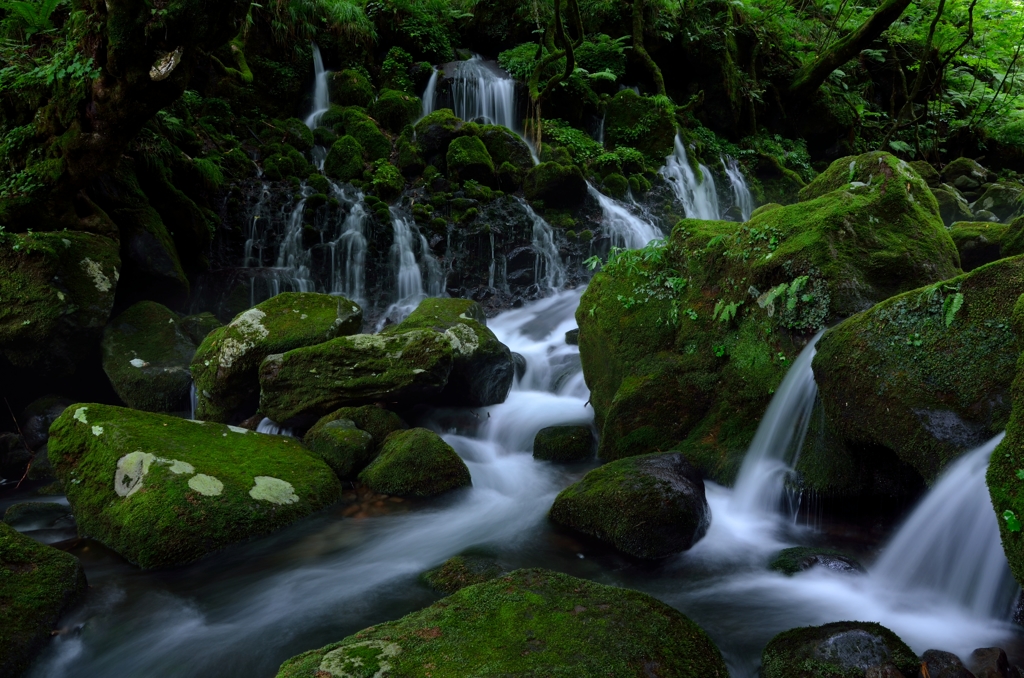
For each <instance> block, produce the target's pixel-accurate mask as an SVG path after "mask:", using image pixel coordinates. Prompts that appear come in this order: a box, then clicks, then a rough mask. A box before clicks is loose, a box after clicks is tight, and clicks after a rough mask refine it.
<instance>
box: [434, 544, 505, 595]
mask: <svg viewBox="0 0 1024 678" xmlns="http://www.w3.org/2000/svg"><path fill="white" fill-rule="evenodd" d="M503 574H505V570H504V569H503V568H502V567H501V565H499V564H498V561H496V560H494V559H493V558H488V557H485V556H476V555H469V554H467V555H463V556H455V557H453V558H449V559H448V560H446V561H444V562H443V563H441V565H440V567H436V568H434V569H433V570H428V571H427V572H424V573H423V575H422V577H423V581H425V582H426V583H427V584H428V585H430V586H431V587H433V588H434V589H437V590H438V591H440V592H441V593H443V594H445V595H451V594H453V593H455V592H456V591H461V590H462V589H464V588H466V587H467V586H473V585H474V584H482V583H484V582H486V581H491V580H492V579H495V578H497V577H500V576H501V575H503Z"/></svg>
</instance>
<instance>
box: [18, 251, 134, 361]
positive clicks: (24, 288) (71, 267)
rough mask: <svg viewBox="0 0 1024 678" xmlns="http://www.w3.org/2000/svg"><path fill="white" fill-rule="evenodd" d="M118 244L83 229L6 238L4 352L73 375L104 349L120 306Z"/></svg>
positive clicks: (21, 359) (19, 359)
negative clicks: (116, 297) (105, 330)
mask: <svg viewBox="0 0 1024 678" xmlns="http://www.w3.org/2000/svg"><path fill="white" fill-rule="evenodd" d="M120 269H121V258H120V255H119V254H118V243H117V241H116V240H111V239H110V238H106V237H104V236H101V235H95V234H93V233H84V232H78V231H64V232H59V233H33V234H30V235H22V234H17V233H12V234H0V355H2V357H3V358H6V359H7V360H8V361H9V362H10V363H11V364H12V365H13V366H14V367H16V368H20V369H23V370H32V372H33V375H34V376H36V377H68V376H71V375H73V374H75V373H76V372H78V371H79V370H80V369H81V367H82V365H83V364H84V363H85V362H86V360H87V358H91V357H92V353H93V352H95V351H96V350H97V347H98V345H99V342H100V338H101V337H102V335H103V328H104V326H105V325H106V324H107V321H108V320H109V319H110V312H111V310H112V309H113V307H114V292H115V290H116V287H117V280H118V277H119V275H120Z"/></svg>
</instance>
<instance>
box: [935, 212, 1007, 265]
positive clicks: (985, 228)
mask: <svg viewBox="0 0 1024 678" xmlns="http://www.w3.org/2000/svg"><path fill="white" fill-rule="evenodd" d="M1009 230H1010V227H1009V226H1008V225H1007V224H995V223H992V222H990V221H959V222H957V223H955V224H952V225H951V226H950V227H949V235H950V237H951V238H953V242H954V243H956V249H957V251H958V252H959V253H960V267H961V268H962V269H963V270H964V271H965V272H970V271H973V270H974V269H976V268H978V267H980V266H984V265H985V264H991V263H992V262H993V261H998V260H999V259H1002V258H1003V257H1004V256H1007V255H1006V254H1004V253H1003V250H1004V247H1003V242H1004V240H1006V237H1007V233H1008V232H1009ZM1015 254H1021V252H1015Z"/></svg>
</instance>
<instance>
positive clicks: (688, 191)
mask: <svg viewBox="0 0 1024 678" xmlns="http://www.w3.org/2000/svg"><path fill="white" fill-rule="evenodd" d="M698 167H699V168H700V173H701V178H700V179H697V175H696V174H694V172H693V168H692V167H690V161H689V159H688V158H687V157H686V148H685V147H684V146H683V141H682V139H680V138H679V135H678V134H677V135H676V142H675V151H674V152H673V153H672V155H670V156H668V158H666V159H665V166H664V167H662V168H661V169H660V170H658V172H659V174H661V176H663V177H665V180H666V181H667V182H668V185H669V186H671V187H672V192H673V193H675V196H676V200H677V201H678V202H679V204H680V205H682V206H683V211H684V212H685V214H686V216H687V218H689V219H710V220H717V219H720V218H721V216H720V212H719V210H718V193H717V192H716V190H715V179H714V177H713V176H711V170H709V169H708V168H707V167H705V166H704V165H698Z"/></svg>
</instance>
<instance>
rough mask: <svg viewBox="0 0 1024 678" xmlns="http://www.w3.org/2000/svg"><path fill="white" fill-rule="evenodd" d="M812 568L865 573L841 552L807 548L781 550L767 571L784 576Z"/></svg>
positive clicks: (795, 547) (857, 563) (858, 564)
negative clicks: (773, 571)
mask: <svg viewBox="0 0 1024 678" xmlns="http://www.w3.org/2000/svg"><path fill="white" fill-rule="evenodd" d="M813 567H823V568H825V569H827V570H832V571H834V572H859V573H863V572H865V570H864V566H862V565H861V564H860V563H859V562H857V561H856V560H855V559H854V558H851V557H850V556H848V555H846V554H845V553H842V552H841V551H836V550H834V549H819V548H814V547H809V546H794V547H793V548H788V549H783V550H782V551H780V552H779V554H778V555H776V556H775V558H774V559H773V560H772V562H771V563H769V564H768V569H769V570H775V571H776V572H781V573H782V574H786V575H794V574H796V573H797V572H803V571H805V570H809V569H811V568H813Z"/></svg>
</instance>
